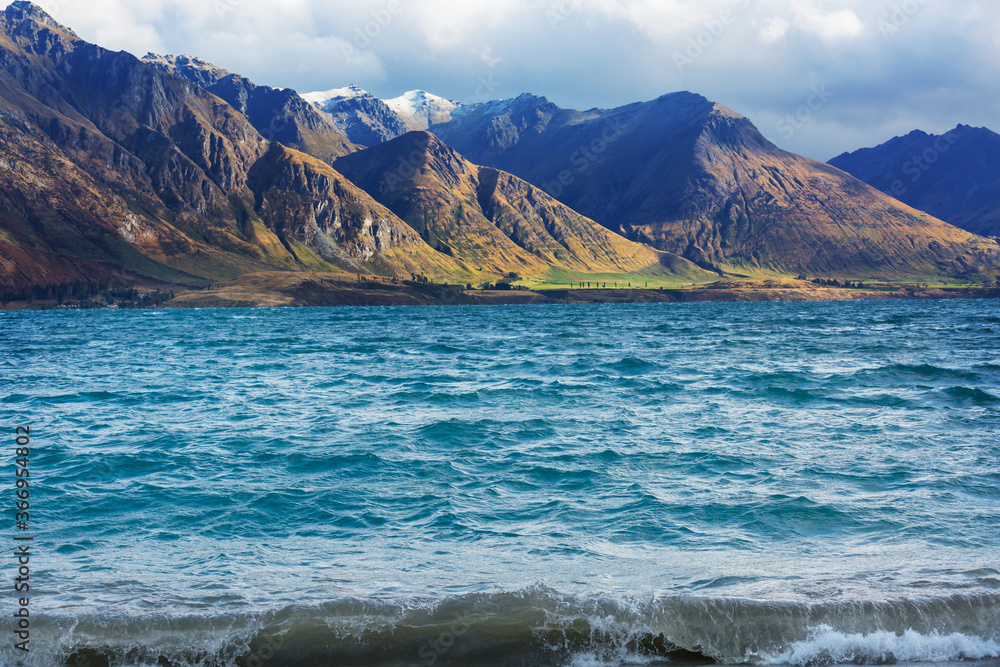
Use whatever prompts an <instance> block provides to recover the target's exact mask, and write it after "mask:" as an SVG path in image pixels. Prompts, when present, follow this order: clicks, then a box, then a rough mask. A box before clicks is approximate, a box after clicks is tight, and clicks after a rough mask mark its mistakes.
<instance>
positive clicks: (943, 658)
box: [4, 586, 1000, 667]
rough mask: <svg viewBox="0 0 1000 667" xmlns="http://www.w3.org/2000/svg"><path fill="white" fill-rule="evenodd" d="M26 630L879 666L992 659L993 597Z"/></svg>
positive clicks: (333, 647)
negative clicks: (901, 663)
mask: <svg viewBox="0 0 1000 667" xmlns="http://www.w3.org/2000/svg"><path fill="white" fill-rule="evenodd" d="M32 630H33V632H32V639H33V640H34V639H36V637H37V638H38V644H37V645H38V647H39V648H38V649H37V650H35V651H34V652H33V654H32V659H31V661H29V662H28V663H26V664H35V665H51V664H69V665H88V666H96V665H109V666H116V665H176V666H188V665H192V666H193V665H198V666H199V667H258V666H262V665H274V666H277V665H287V666H294V667H320V666H321V665H323V666H326V665H338V666H348V665H356V666H358V667H361V666H378V667H414V666H415V665H416V666H420V667H431V666H432V665H436V664H440V665H455V666H472V665H476V666H482V667H492V666H496V667H501V666H503V667H506V666H508V665H533V666H534V665H538V666H547V665H551V666H553V667H554V666H560V667H562V666H565V667H585V666H596V665H622V664H635V663H654V664H658V663H664V662H670V663H677V662H681V663H685V664H689V665H708V664H715V663H727V664H739V663H744V664H762V665H778V664H790V665H809V666H814V665H826V664H840V663H853V664H872V665H875V664H878V665H881V664H890V663H895V662H949V661H959V660H978V659H986V658H997V657H1000V596H998V595H994V594H978V595H955V596H950V597H943V598H928V599H911V600H895V601H860V602H826V603H814V604H808V603H793V602H763V601H754V600H746V599H737V598H700V597H693V596H671V597H657V598H652V599H645V600H636V599H623V598H614V597H608V596H601V595H591V596H578V595H563V594H560V593H558V592H556V591H553V590H551V589H549V588H545V587H543V586H536V587H534V588H530V589H527V590H523V591H519V592H511V593H481V594H468V595H463V596H457V597H450V598H445V599H441V600H437V601H430V600H421V599H407V600H396V601H386V600H359V599H344V600H339V601H335V602H329V603H326V604H322V605H317V606H311V607H307V606H290V607H286V608H284V609H280V610H275V611H270V612H263V613H258V614H249V613H241V614H229V615H216V616H199V615H180V616H167V615H156V616H148V617H127V618H108V617H100V616H96V615H93V614H86V615H82V616H77V617H59V616H40V617H37V618H35V619H34V621H33V625H32ZM4 664H9V663H6V662H4Z"/></svg>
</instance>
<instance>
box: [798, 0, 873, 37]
mask: <svg viewBox="0 0 1000 667" xmlns="http://www.w3.org/2000/svg"><path fill="white" fill-rule="evenodd" d="M793 7H794V9H795V21H794V24H795V26H796V27H798V28H800V29H802V30H804V31H806V32H811V33H813V34H816V35H819V37H820V38H821V39H823V40H826V41H828V42H833V41H837V40H842V39H854V38H856V37H860V36H861V35H862V34H863V33H864V32H865V25H864V23H862V21H861V19H860V18H858V15H857V14H855V13H854V11H853V10H851V9H840V10H837V11H832V12H824V11H822V10H821V9H819V8H817V7H816V6H815V5H814V4H813V3H812V2H808V1H805V2H797V3H795V4H794V5H793Z"/></svg>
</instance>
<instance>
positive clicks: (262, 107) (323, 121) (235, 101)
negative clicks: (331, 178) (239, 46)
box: [142, 54, 357, 162]
mask: <svg viewBox="0 0 1000 667" xmlns="http://www.w3.org/2000/svg"><path fill="white" fill-rule="evenodd" d="M142 61H143V62H144V63H146V64H147V65H150V66H152V67H155V68H156V69H159V70H162V71H164V72H168V73H170V74H173V75H175V76H178V77H180V78H183V79H186V80H187V81H190V82H191V83H193V84H195V85H196V86H199V87H201V88H204V89H205V90H207V91H208V92H210V93H212V94H214V95H217V96H219V97H220V98H222V99H223V100H225V101H226V102H228V103H229V105H230V106H232V107H233V108H234V109H236V110H237V111H239V112H240V113H241V114H243V115H244V116H245V117H246V119H247V120H248V121H249V122H250V124H251V125H253V127H254V129H256V130H257V131H258V132H259V133H260V134H261V136H263V137H264V138H265V139H267V140H269V141H279V142H281V143H282V144H284V145H286V146H288V147H289V148H294V149H296V150H300V151H302V152H304V153H308V154H309V155H312V156H313V157H317V158H319V159H321V160H324V161H327V162H332V161H333V160H335V159H337V158H338V157H340V156H342V155H347V154H348V153H351V152H353V151H354V150H357V147H356V146H354V145H352V144H351V142H349V141H348V140H347V138H346V137H344V136H343V135H342V134H340V133H339V132H338V131H337V129H336V127H335V126H334V124H333V122H332V121H331V120H330V119H329V118H328V117H327V116H324V115H323V114H321V113H320V112H319V111H317V110H316V109H315V108H314V107H313V106H312V105H311V104H309V103H308V102H306V101H305V100H304V99H302V98H301V97H299V95H298V94H297V93H296V92H295V91H294V90H290V89H287V88H286V89H284V90H279V89H277V88H270V87H268V86H258V85H256V84H254V83H253V82H252V81H250V80H249V79H247V78H245V77H242V76H240V75H238V74H233V73H232V72H228V71H226V70H224V69H222V68H221V67H216V66H215V65H212V64H210V63H207V62H205V61H204V60H201V59H200V58H195V57H194V56H188V55H183V56H158V55H155V54H147V55H146V56H145V57H144V58H143V59H142Z"/></svg>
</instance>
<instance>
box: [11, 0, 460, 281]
mask: <svg viewBox="0 0 1000 667" xmlns="http://www.w3.org/2000/svg"><path fill="white" fill-rule="evenodd" d="M0 121H2V122H0V164H2V165H4V166H3V171H2V173H0V179H2V180H0V183H2V190H0V249H2V250H3V260H2V261H0V282H2V284H4V285H7V286H14V287H19V286H25V285H31V284H55V283H59V282H68V281H70V280H77V279H94V280H105V279H108V278H109V277H111V276H118V277H119V279H120V280H122V281H125V282H128V281H134V280H136V279H140V278H143V277H145V278H152V279H157V280H172V281H181V282H197V281H198V280H203V279H207V280H217V279H221V278H231V277H235V276H238V275H241V274H243V273H246V272H249V271H260V270H273V269H275V268H280V269H286V270H308V269H313V268H317V269H321V270H328V271H329V270H338V269H340V270H351V271H354V270H358V269H361V270H365V271H373V272H378V273H383V274H389V275H409V273H410V272H411V271H418V272H420V273H426V274H428V275H437V276H442V277H443V276H445V275H454V276H456V277H459V278H460V277H464V276H465V275H466V272H465V271H464V270H463V269H462V268H461V267H459V266H458V265H457V264H456V263H455V262H454V260H452V259H451V258H448V257H443V256H438V255H439V254H438V253H435V252H434V251H433V250H431V249H430V248H427V247H426V245H425V244H424V243H423V241H422V240H420V239H419V238H418V237H417V235H416V234H415V233H414V232H413V231H412V230H409V232H407V230H406V225H405V223H403V222H402V221H400V220H398V219H397V218H395V217H394V216H392V214H391V213H389V212H388V211H386V210H385V209H384V207H382V206H380V205H379V204H377V203H376V202H375V201H374V200H372V199H371V198H370V197H369V196H368V195H366V194H365V193H363V192H361V191H360V190H358V189H357V188H353V189H351V188H348V187H346V185H344V186H343V187H333V188H323V187H317V188H314V189H312V190H310V189H302V188H300V187H298V185H297V184H296V188H295V189H294V191H283V190H282V187H284V186H283V185H282V181H281V180H280V179H278V180H272V181H269V182H266V185H265V184H264V183H265V182H262V181H261V180H260V179H259V178H257V174H258V173H260V172H261V171H267V167H268V166H269V165H270V163H271V162H273V161H274V154H275V151H285V150H287V149H285V148H284V147H283V146H281V145H280V144H279V143H277V142H271V143H269V142H268V141H267V140H266V139H265V138H264V137H262V136H261V135H260V133H259V132H258V131H257V130H256V129H255V128H254V127H253V126H252V125H251V124H250V123H249V122H248V120H247V118H246V117H245V116H244V114H242V113H241V112H239V111H237V110H236V109H235V108H233V107H232V106H231V105H229V104H227V103H226V102H225V101H224V100H222V99H220V98H219V97H217V96H215V95H214V94H212V93H209V92H208V91H206V90H204V89H203V88H201V87H200V86H197V85H195V84H193V83H191V82H189V81H187V80H184V79H181V78H178V77H176V76H174V75H172V74H170V73H167V72H164V71H162V70H161V69H158V68H155V67H152V66H150V65H148V64H146V63H143V62H141V61H139V60H138V59H136V58H134V57H132V56H131V55H129V54H127V53H112V52H109V51H107V50H105V49H102V48H100V47H98V46H95V45H92V44H88V43H86V42H84V41H82V40H80V39H79V38H78V37H77V36H76V35H75V34H74V33H73V32H72V31H70V30H69V29H67V28H65V27H64V26H61V25H59V24H58V23H57V22H55V21H54V20H52V18H51V17H49V16H48V15H47V14H45V13H44V12H43V11H42V10H41V9H39V8H38V7H36V6H34V5H32V4H31V3H28V2H15V3H13V4H12V5H10V6H9V7H7V8H6V9H5V10H4V11H3V13H0ZM291 153H294V152H291ZM297 155H302V154H297ZM300 162H301V163H302V166H301V168H300V172H301V173H303V174H305V175H307V176H308V178H310V179H311V182H313V183H319V184H320V185H322V183H323V182H324V179H326V180H327V181H330V182H333V181H338V182H344V181H343V179H342V177H339V175H337V174H336V172H334V171H333V170H332V168H330V167H329V166H323V163H321V162H319V161H317V160H304V159H302V160H300ZM258 163H261V167H260V168H259V169H256V170H255V166H256V165H257V164H258ZM251 173H254V176H255V178H253V179H251V177H250V175H251ZM338 179H339V180H338ZM286 185H287V187H289V188H292V184H291V183H290V182H289V183H288V184H286ZM255 188H257V189H256V190H255ZM285 195H287V196H288V197H296V198H298V201H299V202H300V203H301V204H302V205H303V206H306V207H308V208H311V209H312V210H314V211H321V210H350V212H351V214H350V215H341V216H339V217H338V218H337V219H336V220H335V221H334V223H331V225H330V226H328V228H327V229H328V231H329V233H326V232H325V231H324V230H323V229H321V230H320V231H321V232H323V233H322V234H313V235H312V236H308V237H307V236H302V237H301V242H300V243H299V246H298V247H296V246H295V245H293V243H292V240H296V237H295V236H294V234H292V235H289V234H286V232H285V230H286V225H285V220H284V219H283V218H282V211H281V210H280V209H279V208H278V207H275V206H271V207H269V206H267V205H265V204H266V203H267V202H274V201H276V200H278V199H280V198H281V197H282V196H285ZM342 196H343V197H344V198H346V199H347V200H349V201H348V202H345V201H342V200H341V197H342ZM378 229H393V230H396V233H395V234H383V235H382V236H381V237H379V238H377V239H376V238H375V236H373V235H376V236H377V231H378ZM290 239H291V240H290ZM341 241H343V242H344V244H345V245H344V246H343V247H341V246H338V245H337V244H338V243H339V242H341ZM331 246H333V247H334V249H331Z"/></svg>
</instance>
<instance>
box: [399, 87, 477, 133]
mask: <svg viewBox="0 0 1000 667" xmlns="http://www.w3.org/2000/svg"><path fill="white" fill-rule="evenodd" d="M384 101H385V103H386V105H387V106H388V107H389V108H390V109H392V110H393V111H395V112H396V114H398V115H399V117H400V118H401V119H402V120H403V122H405V123H406V125H407V126H408V127H409V128H410V129H411V130H426V129H427V128H429V127H430V126H431V125H435V124H437V123H447V122H448V121H450V120H451V114H452V112H453V111H455V110H456V109H458V108H459V107H460V106H461V103H459V102H454V101H452V100H446V99H445V98H443V97H438V96H437V95H433V94H431V93H428V92H426V91H423V90H410V91H408V92H405V93H403V94H402V95H400V96H399V97H394V98H392V99H391V100H384Z"/></svg>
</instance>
